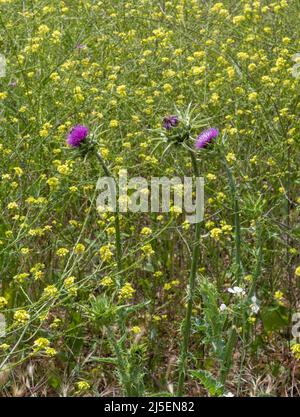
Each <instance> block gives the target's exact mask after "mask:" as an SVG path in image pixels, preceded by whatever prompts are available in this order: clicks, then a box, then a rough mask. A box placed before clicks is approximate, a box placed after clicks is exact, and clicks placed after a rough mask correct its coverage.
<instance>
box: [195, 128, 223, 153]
mask: <svg viewBox="0 0 300 417" xmlns="http://www.w3.org/2000/svg"><path fill="white" fill-rule="evenodd" d="M218 134H219V130H218V129H216V128H215V127H212V128H211V129H207V130H204V131H203V132H202V133H200V135H199V136H198V137H197V140H196V143H195V147H196V148H197V149H201V148H205V147H206V146H207V145H208V144H209V143H210V142H211V141H212V140H213V139H214V138H216V137H217V136H218Z"/></svg>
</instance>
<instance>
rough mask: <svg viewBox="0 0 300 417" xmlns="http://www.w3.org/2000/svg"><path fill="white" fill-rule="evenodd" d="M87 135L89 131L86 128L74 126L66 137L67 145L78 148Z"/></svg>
mask: <svg viewBox="0 0 300 417" xmlns="http://www.w3.org/2000/svg"><path fill="white" fill-rule="evenodd" d="M88 134H89V129H88V128H87V127H86V126H82V125H76V126H74V127H73V128H72V130H71V131H70V133H69V134H68V137H67V144H68V145H70V146H72V147H73V148H78V147H79V146H80V144H81V142H83V141H84V140H85V139H86V137H87V135H88Z"/></svg>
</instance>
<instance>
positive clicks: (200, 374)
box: [190, 370, 224, 397]
mask: <svg viewBox="0 0 300 417" xmlns="http://www.w3.org/2000/svg"><path fill="white" fill-rule="evenodd" d="M190 374H191V376H192V377H194V378H197V379H199V381H200V382H201V383H202V385H203V386H204V388H206V389H207V391H208V392H209V394H210V395H212V396H215V397H220V396H221V395H222V394H223V392H224V386H223V385H222V384H221V382H219V381H218V380H217V379H216V378H215V377H214V376H213V375H212V374H211V373H210V372H209V371H203V370H198V371H190Z"/></svg>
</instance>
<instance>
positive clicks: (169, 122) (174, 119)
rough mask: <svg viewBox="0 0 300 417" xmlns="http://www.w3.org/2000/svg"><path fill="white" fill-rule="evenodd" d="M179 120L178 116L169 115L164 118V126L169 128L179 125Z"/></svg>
mask: <svg viewBox="0 0 300 417" xmlns="http://www.w3.org/2000/svg"><path fill="white" fill-rule="evenodd" d="M178 122H179V119H178V116H167V117H165V118H164V120H163V126H164V128H165V129H167V130H169V129H171V128H172V127H175V126H177V125H178Z"/></svg>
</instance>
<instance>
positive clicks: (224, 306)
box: [219, 304, 227, 311]
mask: <svg viewBox="0 0 300 417" xmlns="http://www.w3.org/2000/svg"><path fill="white" fill-rule="evenodd" d="M226 309H227V305H226V304H221V305H220V307H219V310H220V311H225V310H226Z"/></svg>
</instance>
